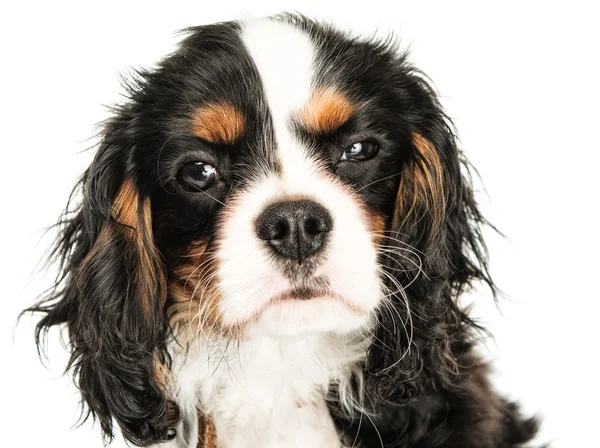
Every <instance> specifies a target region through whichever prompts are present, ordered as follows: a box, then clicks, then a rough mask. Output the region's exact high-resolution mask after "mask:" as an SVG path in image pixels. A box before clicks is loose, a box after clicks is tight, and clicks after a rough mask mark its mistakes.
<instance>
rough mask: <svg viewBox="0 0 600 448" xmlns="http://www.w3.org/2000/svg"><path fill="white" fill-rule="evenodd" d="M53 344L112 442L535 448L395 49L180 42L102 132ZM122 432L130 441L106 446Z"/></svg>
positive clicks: (462, 223) (408, 74) (432, 134)
mask: <svg viewBox="0 0 600 448" xmlns="http://www.w3.org/2000/svg"><path fill="white" fill-rule="evenodd" d="M74 197H75V198H77V199H76V201H77V204H76V206H75V207H73V206H70V207H67V211H66V212H65V214H64V215H63V217H62V218H61V220H60V223H59V234H58V240H57V244H56V247H55V251H54V252H53V256H54V257H55V258H56V259H58V263H59V266H60V269H61V273H60V276H59V278H58V281H57V282H56V284H55V285H54V288H53V289H52V290H51V292H50V293H49V294H48V295H47V296H45V297H43V299H42V301H41V302H40V303H39V304H37V305H36V306H34V307H32V308H30V309H29V311H34V312H40V313H42V318H41V320H40V322H39V324H38V326H37V341H38V344H40V343H41V342H43V336H44V334H45V332H46V331H47V330H48V329H49V328H50V327H52V326H54V325H65V326H66V328H68V334H69V343H70V349H71V360H70V363H69V369H71V370H72V372H73V374H74V378H75V381H76V383H77V386H78V387H79V390H80V391H81V395H82V400H83V403H84V405H85V408H86V409H87V411H88V414H87V415H88V416H89V415H91V416H92V417H93V418H95V419H97V420H98V421H99V423H100V425H101V428H102V431H103V433H104V435H105V437H106V440H107V441H110V440H112V438H113V436H114V433H115V430H116V427H118V429H119V430H120V431H121V432H122V434H123V436H124V437H125V439H126V440H127V441H128V442H130V443H131V444H133V445H136V446H149V445H154V444H161V443H166V444H165V445H161V446H168V447H172V448H175V447H177V448H184V447H185V448H195V447H205V448H208V447H215V446H218V447H219V448H244V447H326V448H334V447H335V448H341V447H363V448H377V447H395V448H400V447H401V448H424V447H427V448H431V447H443V448H451V447H452V448H475V447H477V448H509V447H522V446H524V444H525V443H526V442H527V441H529V440H530V439H531V438H532V437H533V435H534V434H535V432H536V426H537V423H536V421H535V420H534V419H525V418H522V417H521V415H520V413H519V411H518V409H517V407H516V405H514V404H512V403H509V402H507V401H506V400H505V399H503V398H501V397H500V396H499V395H497V394H496V393H495V392H494V391H493V389H492V388H491V387H490V384H489V382H488V380H487V371H486V366H485V365H484V364H483V363H482V362H481V361H480V360H479V358H478V357H477V355H476V354H475V353H474V350H473V345H474V341H475V336H476V333H477V331H478V330H480V328H479V327H478V326H477V325H476V324H475V323H474V322H473V321H472V320H471V319H470V318H469V317H468V316H467V314H466V312H465V310H463V309H461V307H460V306H459V305H458V298H459V296H460V295H461V294H462V293H463V292H464V291H465V290H466V289H468V288H469V287H470V286H471V284H472V283H473V282H478V281H483V282H484V283H487V285H488V286H489V287H490V288H491V289H492V291H493V292H495V291H496V290H495V286H494V283H493V281H492V279H491V277H490V275H489V273H488V270H487V258H486V249H485V245H484V241H483V239H482V233H481V231H482V230H481V229H482V226H484V225H486V224H487V223H486V221H485V219H484V218H483V217H482V215H481V213H480V211H479V210H478V208H477V205H476V203H475V200H474V197H473V190H472V185H471V181H470V178H469V176H468V169H467V166H466V162H465V159H464V157H463V155H462V153H461V152H460V150H459V148H458V146H457V141H456V136H455V133H454V131H453V126H452V123H451V122H450V120H449V119H448V117H447V116H446V115H445V113H444V111H443V109H442V107H441V106H440V104H439V101H438V98H437V97H436V94H435V92H434V90H433V88H432V87H431V86H430V85H429V84H428V82H427V80H426V78H425V77H424V76H423V75H422V73H421V72H419V71H418V70H417V69H415V68H414V67H413V66H412V65H411V64H410V63H409V62H408V59H407V55H406V54H405V53H403V52H401V51H399V50H398V49H397V48H396V46H395V45H394V44H393V43H391V42H389V41H377V40H372V39H362V38H358V37H355V36H351V35H349V34H347V33H343V32H340V31H338V30H336V29H334V28H333V27H331V26H329V25H325V24H322V23H318V22H315V21H313V20H310V19H307V18H305V17H302V16H298V15H282V16H277V17H272V18H268V19H261V20H251V21H246V22H228V23H219V24H215V25H208V26H201V27H197V28H191V29H189V30H187V35H186V37H185V39H184V40H183V41H182V43H181V45H180V46H179V48H178V50H177V51H176V52H175V53H173V54H172V55H170V56H168V57H167V58H166V59H164V60H163V61H162V62H161V63H160V64H159V65H158V67H157V68H156V69H154V70H150V71H140V72H139V73H138V75H137V78H136V79H135V80H133V81H132V82H131V83H130V84H129V97H128V100H127V101H126V102H125V103H123V104H121V105H120V106H118V107H117V108H116V109H115V112H114V115H113V116H112V117H111V118H110V119H109V120H108V121H107V122H106V124H105V126H104V130H103V133H102V138H101V142H100V144H99V147H98V149H97V153H96V155H95V158H94V160H93V162H92V163H91V165H90V167H89V168H88V169H87V170H86V172H85V174H84V175H83V177H82V179H81V182H80V183H79V184H78V186H77V187H76V193H75V195H74ZM115 425H116V427H115Z"/></svg>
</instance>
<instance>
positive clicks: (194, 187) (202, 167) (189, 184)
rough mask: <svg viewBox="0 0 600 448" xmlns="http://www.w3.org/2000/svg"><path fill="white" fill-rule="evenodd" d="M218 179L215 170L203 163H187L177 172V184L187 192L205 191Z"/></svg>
mask: <svg viewBox="0 0 600 448" xmlns="http://www.w3.org/2000/svg"><path fill="white" fill-rule="evenodd" d="M218 178H219V173H218V171H217V169H216V168H215V167H214V166H212V165H209V164H208V163H204V162H191V163H187V164H185V165H184V166H183V168H181V170H179V176H178V179H179V182H180V183H181V185H182V186H183V188H185V189H186V190H188V191H199V190H206V189H207V188H210V187H212V186H213V185H214V184H215V182H216V181H217V180H218Z"/></svg>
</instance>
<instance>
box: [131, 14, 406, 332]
mask: <svg viewBox="0 0 600 448" xmlns="http://www.w3.org/2000/svg"><path fill="white" fill-rule="evenodd" d="M336 37H337V36H335V35H332V36H330V40H328V41H323V42H319V41H318V40H317V39H312V38H311V36H310V34H309V33H307V32H306V31H304V30H302V29H299V28H297V27H294V26H292V25H290V24H287V23H281V22H277V21H257V22H250V23H247V24H244V25H243V26H242V27H241V28H239V29H235V28H234V29H232V28H228V27H222V28H215V29H213V30H212V32H207V31H205V32H203V33H200V34H199V35H198V36H195V37H193V38H191V39H190V41H189V42H188V43H187V45H188V46H189V47H190V49H189V51H188V52H187V53H186V58H185V61H171V62H170V64H173V65H177V68H178V70H171V69H169V70H168V71H167V72H168V74H169V82H170V83H171V85H172V86H170V88H171V89H176V92H166V91H158V90H157V91H156V95H155V96H156V98H153V100H154V101H157V102H159V103H160V102H165V103H166V104H167V105H165V106H164V107H160V106H159V110H160V111H161V112H160V113H159V114H158V115H157V116H156V117H152V119H149V120H148V121H145V122H142V123H141V125H142V126H143V127H148V128H151V129H153V131H154V132H160V133H161V134H163V135H162V138H157V139H150V143H151V145H140V147H139V148H136V152H138V153H139V157H140V159H142V158H149V159H152V160H153V163H152V164H151V166H157V167H158V168H157V172H156V177H155V178H152V177H151V178H150V179H149V182H148V183H149V184H150V185H151V186H152V187H153V189H154V191H153V192H152V193H151V197H152V209H153V213H154V215H155V219H154V221H155V226H156V228H157V229H158V232H157V238H158V240H159V241H161V242H162V245H163V246H164V247H165V248H166V249H167V251H169V250H171V251H172V253H173V255H174V257H171V260H172V263H173V264H174V266H173V267H174V269H175V271H176V272H178V273H179V277H178V282H177V283H176V284H172V286H171V290H172V291H173V296H174V297H175V298H176V300H177V304H176V306H175V308H174V310H172V316H173V318H174V319H181V320H182V322H186V321H188V322H189V320H190V312H192V313H193V317H194V319H193V320H195V321H196V323H197V324H199V325H201V326H202V327H203V331H226V332H235V333H239V332H240V331H243V333H244V334H245V336H248V335H249V334H255V333H257V332H259V333H260V332H267V333H270V334H295V333H299V332H311V331H339V332H346V331H350V330H353V329H356V328H358V327H361V326H363V325H364V324H365V323H367V322H368V321H369V319H370V318H371V317H372V312H373V310H374V309H375V308H376V307H377V305H378V304H379V302H380V300H381V299H382V296H383V294H384V289H385V288H384V285H383V283H382V279H385V277H383V276H382V274H381V272H380V267H379V265H378V250H377V242H378V241H380V240H381V238H382V237H383V234H384V232H385V230H386V221H387V220H388V218H389V217H390V213H391V212H392V211H393V209H394V205H395V201H396V188H397V185H398V182H399V181H400V176H399V175H400V170H401V167H402V164H403V162H404V161H405V159H406V155H407V154H408V153H409V152H410V150H411V148H412V147H413V144H414V143H415V142H414V135H415V134H414V133H412V132H411V130H410V129H408V128H403V127H402V125H401V124H399V123H401V120H402V115H403V114H405V113H407V110H406V108H404V107H403V104H402V94H401V91H400V90H399V88H398V87H396V86H394V84H393V83H392V82H390V79H389V74H390V73H391V72H392V70H393V69H394V67H393V65H392V64H393V61H392V60H387V61H386V60H385V59H386V57H385V56H384V55H382V54H372V53H371V52H369V51H368V49H364V50H363V51H362V53H361V52H359V53H358V54H357V50H359V49H360V48H359V46H358V44H356V45H355V46H354V47H353V46H349V47H348V46H346V47H345V46H344V45H347V42H345V41H341V40H338V39H336ZM333 57H335V60H336V62H337V63H336V64H334V65H332V64H331V58H333ZM378 59H379V61H378V62H379V67H378V68H377V69H373V67H372V64H373V61H374V60H378ZM167 107H168V108H169V109H170V111H169V113H168V114H165V113H164V112H163V110H164V109H166V108H167ZM171 121H176V122H177V124H178V126H177V127H173V126H172V125H171V123H170V122H171ZM173 239H176V240H177V241H176V242H175V241H172V240H173ZM174 249H177V250H174ZM191 299H193V306H191V307H190V300H191ZM175 310H176V311H175Z"/></svg>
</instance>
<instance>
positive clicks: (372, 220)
mask: <svg viewBox="0 0 600 448" xmlns="http://www.w3.org/2000/svg"><path fill="white" fill-rule="evenodd" d="M365 215H366V217H367V224H368V228H369V231H370V232H371V237H372V239H373V244H376V245H377V244H379V243H381V241H382V240H383V238H384V236H385V234H384V232H385V217H384V216H382V215H380V214H379V213H377V212H375V211H374V210H372V209H369V210H367V211H366V212H365Z"/></svg>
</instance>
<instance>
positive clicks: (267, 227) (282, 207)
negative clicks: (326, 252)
mask: <svg viewBox="0 0 600 448" xmlns="http://www.w3.org/2000/svg"><path fill="white" fill-rule="evenodd" d="M332 227H333V220H332V219H331V215H330V214H329V212H328V211H327V210H326V209H325V207H323V206H322V205H319V204H317V203H316V202H314V201H309V200H300V201H287V202H277V203H275V204H272V205H269V206H268V207H267V208H266V209H265V210H263V212H262V213H261V214H260V215H259V216H258V219H257V220H256V234H257V235H258V237H259V238H260V239H261V240H265V241H266V242H267V243H268V244H269V245H270V247H271V248H272V249H273V250H274V251H275V252H276V253H277V254H278V255H280V256H282V257H284V258H287V259H292V260H296V261H302V260H304V259H306V258H308V257H309V256H311V255H313V254H315V253H317V252H319V251H320V250H321V249H322V248H323V246H324V242H325V239H326V236H327V233H328V232H330V231H331V229H332Z"/></svg>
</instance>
